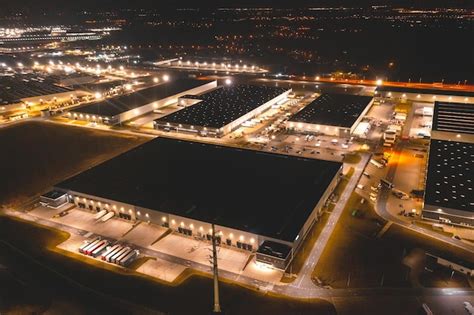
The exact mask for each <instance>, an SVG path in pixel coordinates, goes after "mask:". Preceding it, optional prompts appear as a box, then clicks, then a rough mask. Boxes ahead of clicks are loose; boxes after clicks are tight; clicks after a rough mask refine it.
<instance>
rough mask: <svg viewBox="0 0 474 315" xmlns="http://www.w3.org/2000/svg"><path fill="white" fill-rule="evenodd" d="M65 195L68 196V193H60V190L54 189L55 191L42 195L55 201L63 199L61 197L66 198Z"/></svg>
mask: <svg viewBox="0 0 474 315" xmlns="http://www.w3.org/2000/svg"><path fill="white" fill-rule="evenodd" d="M65 194H66V193H65V192H63V191H59V190H55V189H53V190H50V191H48V192H47V193H45V194H42V195H41V196H42V197H46V198H49V199H53V200H55V199H58V198H59V197H61V196H64V195H65Z"/></svg>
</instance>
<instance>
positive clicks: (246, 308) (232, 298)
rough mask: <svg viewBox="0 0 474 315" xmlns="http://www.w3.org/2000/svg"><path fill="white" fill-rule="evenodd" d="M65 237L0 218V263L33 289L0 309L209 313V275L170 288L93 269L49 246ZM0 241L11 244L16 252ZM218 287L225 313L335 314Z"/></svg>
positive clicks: (318, 303) (307, 303) (328, 308)
mask: <svg viewBox="0 0 474 315" xmlns="http://www.w3.org/2000/svg"><path fill="white" fill-rule="evenodd" d="M67 237H68V236H67V235H66V234H65V233H61V232H57V231H54V230H49V229H46V228H43V227H40V226H37V225H34V224H29V223H25V222H22V221H18V220H15V219H11V218H8V217H4V216H0V253H1V255H0V263H2V264H4V265H5V266H7V267H8V268H10V269H11V270H12V272H13V273H14V274H16V275H21V277H22V281H23V282H25V283H27V284H28V287H31V290H30V291H28V292H38V293H37V294H36V295H34V294H33V295H31V294H30V295H26V294H19V293H18V295H17V296H16V298H15V299H13V301H16V303H13V302H12V300H10V301H9V302H10V303H4V305H2V303H1V301H2V300H1V299H0V312H3V311H7V310H12V309H15V308H16V307H18V305H23V306H24V307H26V306H28V307H29V309H30V311H31V308H34V310H36V311H39V310H44V309H47V308H49V307H50V306H51V305H55V303H56V304H57V302H56V301H58V300H59V301H61V302H62V307H63V308H66V309H70V310H76V312H75V313H77V314H81V313H82V314H104V313H107V314H110V313H113V314H122V313H124V314H130V313H132V311H133V313H136V314H146V313H147V312H148V311H150V310H151V311H160V312H164V313H168V314H209V313H210V312H209V311H210V310H211V308H212V296H213V295H212V281H211V279H209V278H207V277H205V276H191V277H189V278H188V279H186V280H185V281H184V282H183V283H181V284H179V285H176V286H170V285H165V284H163V283H160V282H158V281H154V280H152V279H151V278H149V277H146V276H141V275H139V274H137V273H135V272H134V271H132V270H130V271H127V272H123V271H122V272H116V271H117V270H114V269H118V268H117V267H112V266H110V265H107V267H106V268H97V267H96V266H94V265H92V264H90V263H85V262H84V261H81V260H79V259H72V258H71V257H68V256H64V255H62V254H60V253H58V252H54V251H51V250H50V249H51V248H54V246H55V245H56V244H57V243H59V242H61V241H63V240H64V239H65V238H67ZM4 242H7V243H8V244H14V246H15V248H17V249H18V250H19V251H21V253H18V252H17V250H16V249H10V248H9V247H8V246H5V245H4V244H5V243H4ZM22 253H24V254H22ZM73 255H74V254H73ZM74 256H78V257H79V256H80V255H79V254H78V255H74ZM71 281H72V282H71ZM78 284H79V285H78ZM220 287H221V305H222V309H223V310H224V311H225V313H226V314H303V313H304V314H335V310H334V307H333V306H332V304H330V303H328V302H325V301H322V300H294V299H287V298H282V297H276V296H273V295H271V294H264V293H261V292H256V291H253V290H249V289H246V288H243V287H240V286H238V285H234V284H230V283H223V282H221V284H220ZM34 289H36V290H34ZM38 297H40V298H38ZM85 301H88V302H89V303H85ZM5 304H8V305H5ZM88 305H89V306H88ZM2 307H3V310H2ZM35 307H36V308H35ZM88 307H94V309H89V308H88ZM78 311H79V313H78Z"/></svg>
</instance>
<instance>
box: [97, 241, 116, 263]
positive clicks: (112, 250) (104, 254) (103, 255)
mask: <svg viewBox="0 0 474 315" xmlns="http://www.w3.org/2000/svg"><path fill="white" fill-rule="evenodd" d="M119 247H120V245H118V244H117V245H114V246H112V247H110V248H109V249H108V250H107V251H106V252H105V253H103V254H102V255H101V256H100V258H101V259H102V260H105V257H107V255H109V254H111V253H113V252H114V251H115V250H116V249H118V248H119Z"/></svg>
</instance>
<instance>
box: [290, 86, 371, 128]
mask: <svg viewBox="0 0 474 315" xmlns="http://www.w3.org/2000/svg"><path fill="white" fill-rule="evenodd" d="M372 102H373V98H372V97H371V96H361V95H350V94H330V93H324V94H322V95H321V96H319V97H318V98H317V99H315V100H314V101H313V102H311V103H310V104H308V105H307V106H305V107H304V108H303V109H302V110H300V111H299V112H298V113H296V114H295V115H293V116H292V117H291V118H290V119H289V120H288V121H287V122H286V123H285V125H286V128H287V129H288V130H290V131H296V132H305V133H321V134H325V135H330V136H337V137H349V136H350V135H351V134H352V133H353V132H354V131H355V129H356V127H357V125H358V124H359V122H360V121H361V120H362V118H363V117H364V116H365V114H366V113H367V112H368V111H369V109H370V106H371V105H372Z"/></svg>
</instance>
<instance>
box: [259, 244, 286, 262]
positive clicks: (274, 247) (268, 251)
mask: <svg viewBox="0 0 474 315" xmlns="http://www.w3.org/2000/svg"><path fill="white" fill-rule="evenodd" d="M258 252H259V253H262V254H265V255H268V256H273V257H277V258H280V259H286V257H288V255H289V254H290V252H291V247H289V246H288V245H285V244H282V243H277V242H272V241H268V240H266V241H264V242H263V243H262V245H260V246H259V247H258Z"/></svg>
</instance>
